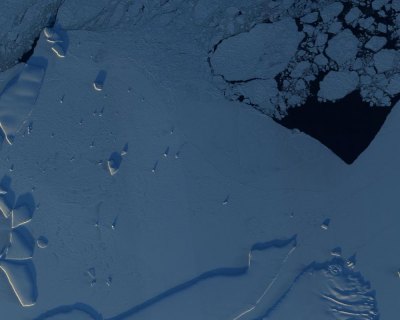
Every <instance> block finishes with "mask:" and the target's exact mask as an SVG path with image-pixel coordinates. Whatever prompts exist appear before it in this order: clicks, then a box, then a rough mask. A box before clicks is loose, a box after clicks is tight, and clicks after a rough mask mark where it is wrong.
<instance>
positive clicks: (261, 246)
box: [34, 235, 297, 320]
mask: <svg viewBox="0 0 400 320" xmlns="http://www.w3.org/2000/svg"><path fill="white" fill-rule="evenodd" d="M296 244H297V235H294V236H293V237H291V238H289V239H275V240H272V241H267V242H258V243H255V244H254V245H253V246H252V247H251V249H250V252H254V251H264V250H268V249H271V248H284V247H286V246H288V245H292V246H293V247H295V246H296ZM248 270H249V265H248V264H246V265H245V266H241V267H222V268H216V269H212V270H209V271H206V272H204V273H202V274H200V275H199V276H197V277H194V278H192V279H190V280H188V281H185V282H183V283H181V284H178V285H177V286H175V287H172V288H170V289H168V290H166V291H164V292H162V293H160V294H158V295H156V296H154V297H153V298H150V299H149V300H146V301H144V302H143V303H141V304H138V305H136V306H133V307H132V308H130V309H128V310H126V311H124V312H122V313H120V314H118V315H116V316H113V317H110V318H106V319H104V320H122V319H127V318H128V317H131V316H133V315H135V314H137V313H139V312H141V311H143V310H145V309H147V308H150V307H151V306H153V305H155V304H157V303H159V302H161V301H163V300H165V299H167V298H169V297H171V296H173V295H175V294H178V293H180V292H182V291H185V290H186V289H189V288H191V287H193V286H195V285H197V284H198V283H201V282H203V281H206V280H209V279H213V278H220V277H239V276H243V275H245V274H246V273H247V272H248ZM75 310H78V311H82V312H83V313H86V314H88V315H90V316H91V317H92V319H93V320H103V317H102V315H101V314H100V313H99V312H97V311H96V310H95V309H93V308H92V307H91V306H89V305H87V304H84V303H76V304H73V305H65V306H60V307H57V308H54V309H52V310H49V311H47V312H45V313H43V314H41V315H39V316H38V317H36V318H34V320H44V319H48V318H49V317H52V316H55V315H57V314H66V313H69V312H72V311H75Z"/></svg>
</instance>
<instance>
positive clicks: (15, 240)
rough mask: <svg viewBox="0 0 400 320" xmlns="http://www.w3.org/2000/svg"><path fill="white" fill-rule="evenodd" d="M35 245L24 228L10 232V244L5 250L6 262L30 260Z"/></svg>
mask: <svg viewBox="0 0 400 320" xmlns="http://www.w3.org/2000/svg"><path fill="white" fill-rule="evenodd" d="M34 247H35V243H34V241H33V239H32V236H31V235H30V234H29V232H28V231H27V230H26V229H24V228H19V229H16V230H13V231H12V232H11V244H10V247H9V248H8V250H7V254H6V259H7V260H27V259H32V257H33V250H34Z"/></svg>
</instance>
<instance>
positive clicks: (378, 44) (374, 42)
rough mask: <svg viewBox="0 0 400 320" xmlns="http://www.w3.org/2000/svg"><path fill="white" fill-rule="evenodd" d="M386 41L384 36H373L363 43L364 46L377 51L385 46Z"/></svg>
mask: <svg viewBox="0 0 400 320" xmlns="http://www.w3.org/2000/svg"><path fill="white" fill-rule="evenodd" d="M386 42H387V40H386V38H385V37H378V36H373V37H371V39H370V40H369V41H368V42H367V43H366V44H365V48H367V49H369V50H372V51H374V52H377V51H379V50H380V49H382V48H383V47H384V46H385V44H386Z"/></svg>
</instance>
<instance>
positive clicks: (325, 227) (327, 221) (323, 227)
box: [321, 219, 331, 230]
mask: <svg viewBox="0 0 400 320" xmlns="http://www.w3.org/2000/svg"><path fill="white" fill-rule="evenodd" d="M330 222H331V219H325V220H324V222H322V224H321V229H323V230H328V228H329V224H330Z"/></svg>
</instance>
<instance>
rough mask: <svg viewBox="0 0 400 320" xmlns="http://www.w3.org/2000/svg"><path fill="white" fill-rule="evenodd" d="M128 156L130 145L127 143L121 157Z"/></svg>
mask: <svg viewBox="0 0 400 320" xmlns="http://www.w3.org/2000/svg"><path fill="white" fill-rule="evenodd" d="M127 154H128V143H125V145H124V148H123V149H122V151H121V156H126V155H127Z"/></svg>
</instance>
